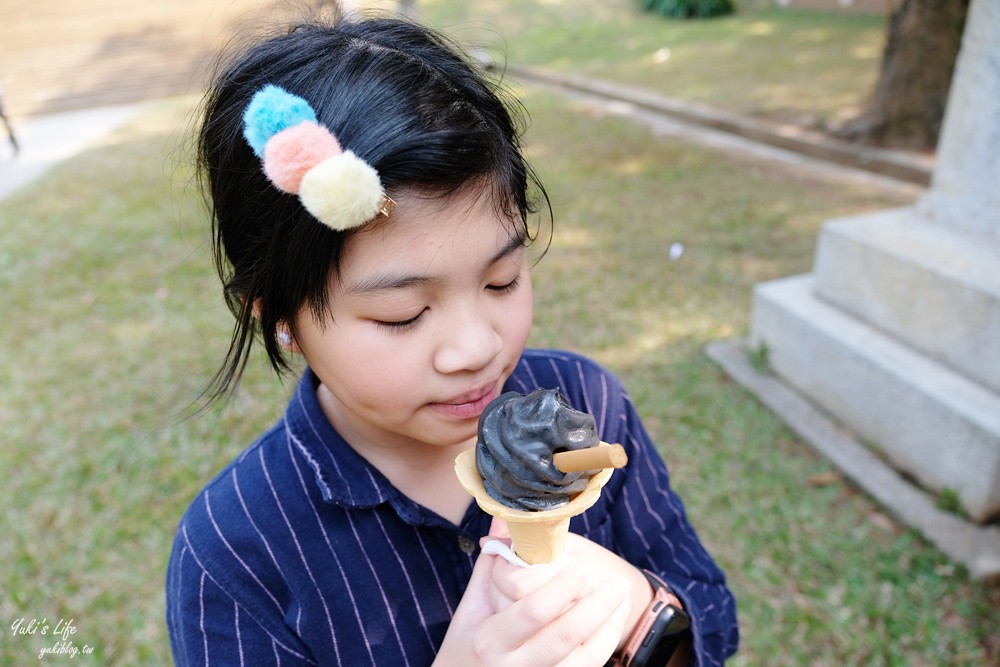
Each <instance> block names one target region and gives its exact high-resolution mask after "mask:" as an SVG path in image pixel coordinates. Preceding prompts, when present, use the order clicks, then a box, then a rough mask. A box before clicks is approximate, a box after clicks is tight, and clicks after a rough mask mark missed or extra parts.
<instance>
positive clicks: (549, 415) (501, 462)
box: [476, 389, 600, 510]
mask: <svg viewBox="0 0 1000 667" xmlns="http://www.w3.org/2000/svg"><path fill="white" fill-rule="evenodd" d="M599 443H600V440H599V438H598V437H597V429H596V427H595V424H594V418H593V417H591V416H590V415H588V414H586V413H584V412H579V411H577V410H574V409H573V408H571V407H570V406H569V404H568V403H567V402H566V399H565V398H564V397H563V396H562V394H560V393H559V391H558V390H557V389H538V390H536V391H533V392H531V393H530V394H528V395H526V396H522V395H521V394H519V393H517V392H507V393H505V394H502V395H500V396H498V397H497V398H496V399H494V400H493V402H492V403H490V404H489V405H488V406H486V410H484V411H483V414H482V415H481V416H480V417H479V441H478V442H477V444H476V468H477V469H478V471H479V474H480V475H481V476H482V478H483V486H484V487H485V488H486V492H487V493H489V494H490V496H492V497H493V498H494V499H496V500H497V501H498V502H500V503H503V504H504V505H507V506H508V507H513V508H515V509H519V510H550V509H555V508H557V507H560V506H562V505H565V504H566V503H568V502H569V501H570V500H571V499H572V496H574V495H576V494H577V493H580V492H581V491H583V490H584V488H586V486H587V482H588V479H589V473H586V472H571V473H564V472H560V471H559V470H558V469H557V468H556V467H555V465H554V464H553V463H552V456H553V454H555V453H556V452H560V451H565V450H572V449H585V448H588V447H596V446H597V445H598V444H599Z"/></svg>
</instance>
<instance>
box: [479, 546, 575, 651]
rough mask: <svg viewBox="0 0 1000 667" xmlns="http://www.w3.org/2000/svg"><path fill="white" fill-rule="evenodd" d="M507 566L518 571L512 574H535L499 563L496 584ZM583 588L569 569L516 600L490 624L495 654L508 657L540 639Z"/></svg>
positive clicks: (498, 560)
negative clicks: (539, 636) (535, 636)
mask: <svg viewBox="0 0 1000 667" xmlns="http://www.w3.org/2000/svg"><path fill="white" fill-rule="evenodd" d="M505 565H506V566H507V567H509V568H510V569H511V570H516V572H512V574H530V573H531V571H532V570H534V568H526V569H525V568H514V567H512V566H510V565H509V564H507V563H505V562H504V561H502V560H500V559H497V562H496V563H494V571H493V581H494V582H495V581H496V580H497V572H498V571H500V570H502V569H504V567H505ZM584 585H585V583H584V580H583V578H581V577H580V576H578V575H577V574H576V573H574V572H573V571H572V570H570V569H562V570H559V571H558V573H557V574H556V575H555V576H554V577H552V578H551V580H550V581H547V582H545V583H544V584H543V585H542V586H540V587H538V588H536V589H535V590H533V591H532V592H530V593H529V594H527V595H525V596H524V597H523V598H514V602H513V603H512V604H510V605H508V606H506V607H505V608H504V609H503V610H502V611H499V612H497V613H496V614H495V615H493V616H492V617H491V618H490V619H489V620H488V623H489V624H490V626H491V627H490V634H491V636H495V637H496V638H497V639H496V645H495V646H494V647H493V649H492V650H495V651H497V652H498V653H507V652H510V651H513V650H515V649H517V648H518V647H520V646H521V645H522V644H524V643H525V642H526V641H528V640H529V639H530V638H531V637H533V636H534V635H537V634H538V633H539V632H540V631H541V629H542V628H544V627H545V626H547V625H548V624H549V623H551V622H552V621H553V620H554V619H556V618H558V616H559V615H560V614H561V613H562V612H563V611H565V609H566V607H567V606H568V605H569V604H570V603H572V602H573V600H574V599H576V597H577V596H578V595H579V592H580V590H581V589H582V587H583V586H584ZM508 597H509V596H508ZM524 664H534V663H533V662H527V663H524Z"/></svg>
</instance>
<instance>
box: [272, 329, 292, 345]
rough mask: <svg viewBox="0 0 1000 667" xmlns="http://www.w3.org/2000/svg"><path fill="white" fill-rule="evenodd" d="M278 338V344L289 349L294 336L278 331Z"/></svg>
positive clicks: (281, 330)
mask: <svg viewBox="0 0 1000 667" xmlns="http://www.w3.org/2000/svg"><path fill="white" fill-rule="evenodd" d="M276 336H277V338H278V342H279V343H281V344H282V345H284V346H285V347H288V346H289V345H291V344H292V334H290V333H288V332H287V331H285V330H284V329H280V330H278V333H277V334H276Z"/></svg>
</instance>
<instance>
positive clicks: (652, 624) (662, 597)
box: [610, 570, 691, 667]
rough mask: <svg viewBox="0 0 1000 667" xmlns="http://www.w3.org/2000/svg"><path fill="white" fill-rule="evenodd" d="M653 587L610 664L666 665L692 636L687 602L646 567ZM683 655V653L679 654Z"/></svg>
mask: <svg viewBox="0 0 1000 667" xmlns="http://www.w3.org/2000/svg"><path fill="white" fill-rule="evenodd" d="M642 574H643V575H644V576H645V578H646V579H647V580H648V582H649V585H650V587H651V589H652V597H651V600H650V601H649V604H648V605H647V606H646V607H645V609H643V611H642V613H641V615H640V616H639V617H638V620H637V622H636V623H635V626H634V628H633V630H632V632H631V634H629V636H628V637H627V638H626V639H625V641H624V642H623V643H622V644H621V645H620V646H619V649H618V651H617V652H616V653H615V655H614V657H613V661H612V662H611V663H610V664H612V665H615V666H616V667H663V665H666V664H667V663H668V662H670V661H671V657H672V656H675V655H677V654H678V650H679V649H681V648H683V645H684V644H686V643H687V641H688V638H689V637H690V634H691V632H690V619H689V617H688V615H687V612H685V611H684V605H683V603H682V602H681V601H680V598H678V597H677V596H676V595H675V594H674V592H673V591H672V590H671V589H670V587H669V586H668V585H667V584H666V582H664V581H663V580H662V579H660V578H659V577H658V576H657V575H655V574H653V573H652V572H650V571H648V570H642ZM678 657H680V656H678Z"/></svg>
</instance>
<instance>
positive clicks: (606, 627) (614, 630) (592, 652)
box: [555, 597, 631, 667]
mask: <svg viewBox="0 0 1000 667" xmlns="http://www.w3.org/2000/svg"><path fill="white" fill-rule="evenodd" d="M630 602H631V600H630V599H629V598H628V597H626V598H625V600H624V601H623V602H622V603H621V604H620V605H618V608H617V609H615V611H614V613H612V614H611V616H610V617H608V621H607V622H606V623H603V624H601V625H600V626H599V627H598V629H597V631H595V632H594V633H592V634H591V635H590V637H588V638H587V639H586V640H585V641H584V643H583V644H581V645H580V646H578V647H577V648H575V649H573V650H572V651H571V652H570V653H569V655H567V656H566V657H565V658H564V659H563V660H562V661H560V662H559V663H557V664H556V665H555V667H578V666H579V665H603V664H605V663H607V661H608V660H609V659H610V658H611V656H612V655H613V654H614V652H615V650H616V649H617V648H618V644H619V643H620V641H621V637H622V635H623V634H624V633H625V626H626V623H627V622H628V614H629V608H630Z"/></svg>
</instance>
